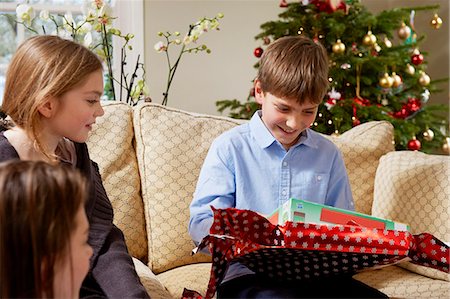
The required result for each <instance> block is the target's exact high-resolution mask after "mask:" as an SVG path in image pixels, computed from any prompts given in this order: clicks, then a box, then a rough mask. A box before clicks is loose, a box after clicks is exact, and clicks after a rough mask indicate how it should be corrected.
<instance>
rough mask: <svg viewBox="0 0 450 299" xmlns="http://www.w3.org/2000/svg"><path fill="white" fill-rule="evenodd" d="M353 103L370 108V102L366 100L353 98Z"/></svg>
mask: <svg viewBox="0 0 450 299" xmlns="http://www.w3.org/2000/svg"><path fill="white" fill-rule="evenodd" d="M353 102H354V103H355V104H358V105H360V106H370V101H369V100H368V99H363V98H358V97H355V98H353Z"/></svg>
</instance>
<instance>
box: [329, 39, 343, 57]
mask: <svg viewBox="0 0 450 299" xmlns="http://www.w3.org/2000/svg"><path fill="white" fill-rule="evenodd" d="M331 48H332V50H333V53H336V54H342V53H344V52H345V44H344V43H343V42H341V40H340V39H338V40H337V41H336V43H335V44H333V46H332V47H331Z"/></svg>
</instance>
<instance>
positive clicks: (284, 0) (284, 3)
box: [280, 0, 288, 7]
mask: <svg viewBox="0 0 450 299" xmlns="http://www.w3.org/2000/svg"><path fill="white" fill-rule="evenodd" d="M287 6H288V3H287V2H286V0H281V1H280V7H287Z"/></svg>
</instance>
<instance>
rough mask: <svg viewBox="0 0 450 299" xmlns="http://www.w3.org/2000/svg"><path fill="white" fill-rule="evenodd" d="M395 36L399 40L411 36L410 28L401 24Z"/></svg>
mask: <svg viewBox="0 0 450 299" xmlns="http://www.w3.org/2000/svg"><path fill="white" fill-rule="evenodd" d="M397 35H398V37H399V38H401V39H403V40H405V39H407V38H408V37H409V36H410V35H411V28H409V27H408V26H406V24H405V23H402V25H401V26H400V28H399V29H398V31H397Z"/></svg>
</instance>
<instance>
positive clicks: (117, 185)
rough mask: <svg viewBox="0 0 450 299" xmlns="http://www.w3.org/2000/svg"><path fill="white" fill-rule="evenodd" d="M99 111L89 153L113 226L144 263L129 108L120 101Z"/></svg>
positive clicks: (138, 182) (145, 245)
mask: <svg viewBox="0 0 450 299" xmlns="http://www.w3.org/2000/svg"><path fill="white" fill-rule="evenodd" d="M103 109H104V110H105V115H104V116H103V117H99V118H98V119H97V124H96V125H95V126H94V130H93V131H92V134H91V135H90V137H89V140H88V147H89V153H90V155H91V159H92V160H93V161H95V162H97V163H98V165H99V168H100V174H101V176H102V180H103V185H104V186H105V189H106V192H107V194H108V197H109V199H110V200H111V203H112V205H113V209H114V223H115V224H116V225H117V226H118V227H119V228H120V229H121V230H122V231H123V233H124V235H125V240H126V243H127V246H128V250H129V252H130V254H131V255H132V256H135V257H137V258H139V259H142V260H146V257H147V250H148V249H147V239H146V232H145V219H144V214H143V213H142V211H143V209H144V207H143V203H142V198H141V196H140V178H139V171H138V166H137V160H136V154H135V150H134V146H133V136H134V134H133V121H132V109H131V107H130V106H128V105H127V104H125V103H121V102H104V103H103Z"/></svg>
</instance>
